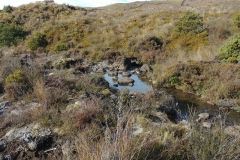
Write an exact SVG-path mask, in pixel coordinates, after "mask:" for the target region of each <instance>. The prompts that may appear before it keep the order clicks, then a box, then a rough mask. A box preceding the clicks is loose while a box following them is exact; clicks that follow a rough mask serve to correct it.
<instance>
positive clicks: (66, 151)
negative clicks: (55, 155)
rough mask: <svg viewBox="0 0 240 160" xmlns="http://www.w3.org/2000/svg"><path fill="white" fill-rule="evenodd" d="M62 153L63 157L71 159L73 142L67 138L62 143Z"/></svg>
mask: <svg viewBox="0 0 240 160" xmlns="http://www.w3.org/2000/svg"><path fill="white" fill-rule="evenodd" d="M62 154H63V159H65V160H71V142H70V141H69V140H67V141H66V143H64V144H63V145H62Z"/></svg>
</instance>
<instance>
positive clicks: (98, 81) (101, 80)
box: [90, 77, 109, 88]
mask: <svg viewBox="0 0 240 160" xmlns="http://www.w3.org/2000/svg"><path fill="white" fill-rule="evenodd" d="M90 83H91V84H93V85H96V86H102V87H105V88H109V83H108V81H106V80H105V79H104V78H103V77H98V78H92V79H91V80H90Z"/></svg>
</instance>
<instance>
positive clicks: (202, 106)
mask: <svg viewBox="0 0 240 160" xmlns="http://www.w3.org/2000/svg"><path fill="white" fill-rule="evenodd" d="M120 77H122V75H121V74H118V78H120ZM104 78H105V79H106V80H107V81H108V82H109V84H110V86H112V87H113V85H114V84H117V82H115V81H113V79H112V77H110V76H108V73H106V74H105V75H104ZM130 78H132V79H133V80H134V81H135V82H134V85H133V86H121V85H118V86H117V87H115V88H117V89H119V90H120V89H122V88H127V89H128V90H129V91H137V92H140V93H146V92H147V91H150V90H152V89H153V87H152V85H151V84H150V83H149V79H148V78H147V77H146V76H138V75H136V74H132V75H131V77H130ZM158 89H160V90H165V91H167V92H168V93H170V94H172V95H174V96H175V97H176V98H177V100H178V108H179V112H180V114H181V116H182V117H183V118H184V119H188V115H189V113H190V112H196V113H197V114H198V113H203V112H207V113H209V114H210V115H218V114H219V109H218V107H217V106H212V105H210V104H207V103H205V102H203V101H201V99H199V97H198V96H196V95H193V94H189V93H184V92H182V91H180V90H177V89H172V88H158ZM226 122H227V123H231V124H240V113H238V112H236V111H233V110H232V111H230V112H229V113H228V116H227V121H226Z"/></svg>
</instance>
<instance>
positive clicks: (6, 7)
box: [3, 5, 13, 13]
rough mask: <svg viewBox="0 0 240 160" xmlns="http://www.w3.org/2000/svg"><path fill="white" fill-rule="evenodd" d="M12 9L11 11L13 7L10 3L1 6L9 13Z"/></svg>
mask: <svg viewBox="0 0 240 160" xmlns="http://www.w3.org/2000/svg"><path fill="white" fill-rule="evenodd" d="M12 11H13V8H12V6H10V5H8V6H4V7H3V12H7V13H11V12H12Z"/></svg>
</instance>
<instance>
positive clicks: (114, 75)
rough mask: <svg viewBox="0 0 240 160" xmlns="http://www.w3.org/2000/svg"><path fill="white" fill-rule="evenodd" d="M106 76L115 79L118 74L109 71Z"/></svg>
mask: <svg viewBox="0 0 240 160" xmlns="http://www.w3.org/2000/svg"><path fill="white" fill-rule="evenodd" d="M108 76H110V77H116V76H118V72H117V71H110V72H108Z"/></svg>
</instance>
